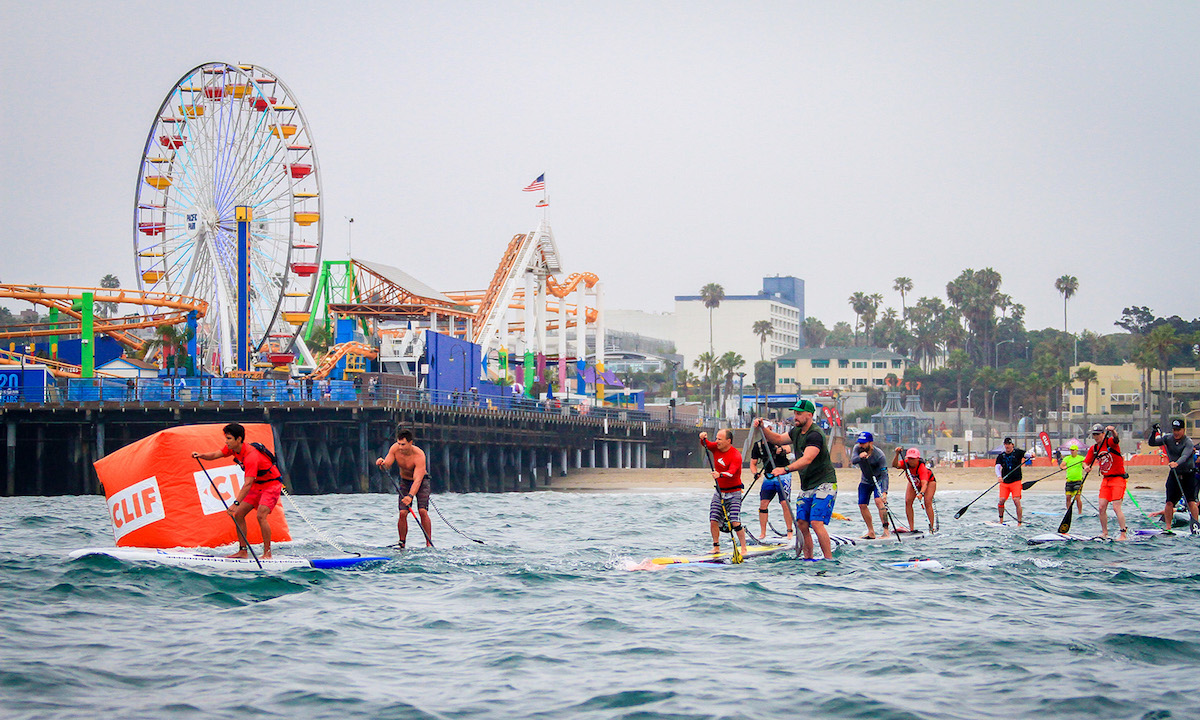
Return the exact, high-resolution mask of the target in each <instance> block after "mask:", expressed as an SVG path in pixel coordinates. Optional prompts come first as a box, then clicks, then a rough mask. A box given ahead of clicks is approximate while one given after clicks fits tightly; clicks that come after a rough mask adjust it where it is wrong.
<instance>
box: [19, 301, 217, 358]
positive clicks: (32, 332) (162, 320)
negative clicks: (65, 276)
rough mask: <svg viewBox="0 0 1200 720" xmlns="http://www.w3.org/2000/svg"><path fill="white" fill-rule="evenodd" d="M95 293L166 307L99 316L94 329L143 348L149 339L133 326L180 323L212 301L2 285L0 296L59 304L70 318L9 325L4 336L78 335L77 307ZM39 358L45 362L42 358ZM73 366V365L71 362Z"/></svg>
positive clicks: (145, 305)
mask: <svg viewBox="0 0 1200 720" xmlns="http://www.w3.org/2000/svg"><path fill="white" fill-rule="evenodd" d="M89 292H90V293H92V294H93V298H92V300H93V301H94V302H97V303H112V304H121V303H126V304H133V305H141V306H142V307H143V308H151V307H153V308H162V311H161V312H152V313H145V314H142V315H134V316H131V317H127V318H120V319H119V320H109V319H106V318H100V317H97V318H95V319H94V321H93V329H94V330H95V332H97V333H102V334H105V335H108V336H110V337H112V338H113V339H114V340H116V341H117V342H119V343H121V344H122V345H124V346H126V347H128V348H129V349H131V350H141V349H142V348H143V347H144V346H145V341H144V340H142V339H141V338H139V337H137V336H136V335H132V334H130V333H129V332H127V331H129V330H136V329H140V328H158V327H163V326H165V325H178V324H180V323H182V322H186V321H187V316H188V313H190V312H192V311H195V312H196V314H197V315H198V316H200V317H204V315H205V313H207V312H208V303H207V302H205V301H204V300H201V299H199V298H194V297H189V296H187V295H176V294H174V293H164V292H145V291H142V290H124V289H121V288H87V287H61V286H57V287H47V286H42V285H0V299H7V300H24V301H26V302H31V303H33V304H35V305H41V306H43V307H50V308H58V311H59V313H61V314H62V315H65V316H67V317H68V318H69V319H68V320H59V321H58V322H57V323H55V324H54V325H53V326H50V325H49V324H48V323H31V324H28V325H9V326H6V327H5V328H4V329H3V331H2V332H0V339H5V340H8V339H14V338H28V337H51V336H54V335H78V334H80V333H81V332H82V327H81V325H82V313H81V312H79V311H78V310H75V309H74V305H75V303H77V302H80V301H82V300H83V294H84V293H89ZM39 362H41V361H40V360H39ZM68 367H71V366H68Z"/></svg>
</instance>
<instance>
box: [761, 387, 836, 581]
mask: <svg viewBox="0 0 1200 720" xmlns="http://www.w3.org/2000/svg"><path fill="white" fill-rule="evenodd" d="M816 411H817V406H816V405H814V404H813V402H812V401H811V400H798V401H797V402H796V404H795V405H793V406H792V422H793V423H794V426H793V427H792V429H791V430H790V431H788V434H787V435H783V434H780V433H777V432H774V431H772V430H768V429H767V428H766V427H765V426H763V427H762V433H763V437H765V438H766V439H767V441H768V442H773V443H786V442H789V441H790V442H791V443H792V452H793V454H794V455H795V457H796V459H795V460H793V461H791V462H790V463H788V464H787V465H785V466H783V467H777V468H775V469H774V470H773V471H772V474H774V475H777V476H778V475H783V474H784V473H789V472H796V473H799V475H800V495H799V496H798V497H797V498H796V513H795V519H796V546H797V547H796V550H797V554H800V555H803V556H804V558H805V559H806V560H811V559H812V557H813V539H812V534H810V533H809V530H810V529H811V530H812V533H813V534H815V535H816V536H817V543H818V544H819V545H820V546H821V554H822V555H823V556H824V557H825V559H826V560H832V559H833V546H832V544H831V543H830V541H829V530H827V529H826V527H825V526H826V525H827V524H829V521H830V520H831V519H832V518H833V505H834V503H835V502H836V501H837V471H836V470H834V467H833V462H832V461H831V460H830V459H829V448H828V447H826V446H825V435H824V434H823V433H822V432H821V429H820V428H818V427H817V424H816V423H815V422H813V414H814V413H815V412H816ZM754 422H755V423H758V425H759V426H762V418H755V419H754Z"/></svg>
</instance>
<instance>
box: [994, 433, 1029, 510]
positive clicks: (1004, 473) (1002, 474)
mask: <svg viewBox="0 0 1200 720" xmlns="http://www.w3.org/2000/svg"><path fill="white" fill-rule="evenodd" d="M1024 462H1025V451H1024V450H1022V449H1020V448H1018V447H1017V446H1016V445H1014V444H1013V439H1012V438H1010V437H1006V438H1004V452H1002V453H1000V454H999V455H997V456H996V479H997V480H999V481H1000V502H999V504H997V505H996V509H997V510H999V511H1000V523H1001V524H1004V501H1005V500H1008V498H1010V497H1011V498H1012V500H1013V505H1015V506H1016V507H1017V524H1018V525H1020V524H1021V523H1022V520H1023V518H1024V514H1023V512H1022V508H1021V464H1022V463H1024Z"/></svg>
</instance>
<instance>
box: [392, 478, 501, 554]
mask: <svg viewBox="0 0 1200 720" xmlns="http://www.w3.org/2000/svg"><path fill="white" fill-rule="evenodd" d="M383 474H384V475H386V476H387V479H388V482H390V483H391V484H392V487H394V488H396V494H397V495H404V491H403V490H401V489H400V485H399V484H397V483H396V481H395V480H393V479H392V471H391V469H386V468H385V470H384V473H383ZM425 480H426V481H428V480H429V475H428V474H426V476H425ZM413 500H414V501H415V500H416V498H413ZM408 511H409V512H410V513H412V516H413V519H414V520H416V521H417V527H419V528H421V534H422V535H424V536H425V542H427V543H429V547H433V538H431V537H429V532H428V531H427V530H425V524H424V523H422V522H421V516H420V515H417V511H416V510H414V509H413V506H412V503H409V505H408ZM438 515H441V513H438ZM445 520H446V518H442V521H443V522H445ZM446 524H447V525H449V524H450V523H446ZM459 534H460V535H461V534H462V533H459ZM477 542H478V541H477ZM397 545H400V546H401V548H403V545H404V538H401V539H400V542H399V543H397ZM389 547H390V546H389Z"/></svg>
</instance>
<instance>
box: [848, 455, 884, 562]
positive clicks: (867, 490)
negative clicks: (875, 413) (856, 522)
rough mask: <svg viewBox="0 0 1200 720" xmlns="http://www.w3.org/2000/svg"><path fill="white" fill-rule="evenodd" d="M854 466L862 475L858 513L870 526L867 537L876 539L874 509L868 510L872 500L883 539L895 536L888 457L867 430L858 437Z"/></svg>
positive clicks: (852, 456)
mask: <svg viewBox="0 0 1200 720" xmlns="http://www.w3.org/2000/svg"><path fill="white" fill-rule="evenodd" d="M850 464H851V465H857V466H858V469H859V472H861V473H862V478H861V479H860V480H859V481H858V511H859V512H860V513H862V517H863V522H865V523H866V524H867V534H866V535H863V538H864V539H866V540H870V539H873V538H874V537H875V523H874V522H872V520H871V509H870V508H869V507H868V503H870V501H871V498H872V497H874V498H875V507H876V508H878V510H879V524H880V526H881V527H882V528H883V535H882V537H887V536H888V535H891V531H890V530H888V518H887V493H888V471H887V466H888V461H887V455H884V454H883V451H882V450H880V449H879V448H877V447H875V436H874V435H872V434H871V433H869V432H865V431H864V432H860V433H859V434H858V442H857V444H856V445H855V446H854V449H853V450H851V451H850Z"/></svg>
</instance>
